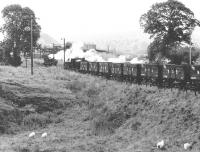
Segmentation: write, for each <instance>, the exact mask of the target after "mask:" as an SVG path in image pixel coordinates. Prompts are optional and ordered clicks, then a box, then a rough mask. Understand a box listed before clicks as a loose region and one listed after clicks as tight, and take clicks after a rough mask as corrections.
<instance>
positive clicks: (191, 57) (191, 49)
mask: <svg viewBox="0 0 200 152" xmlns="http://www.w3.org/2000/svg"><path fill="white" fill-rule="evenodd" d="M191 64H192V42H190V65H191Z"/></svg>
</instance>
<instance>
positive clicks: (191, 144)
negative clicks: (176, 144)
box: [183, 141, 196, 150]
mask: <svg viewBox="0 0 200 152" xmlns="http://www.w3.org/2000/svg"><path fill="white" fill-rule="evenodd" d="M195 143H196V142H195V141H194V142H190V143H185V144H184V145H183V147H184V149H185V150H187V149H192V146H193V145H194V144H195Z"/></svg>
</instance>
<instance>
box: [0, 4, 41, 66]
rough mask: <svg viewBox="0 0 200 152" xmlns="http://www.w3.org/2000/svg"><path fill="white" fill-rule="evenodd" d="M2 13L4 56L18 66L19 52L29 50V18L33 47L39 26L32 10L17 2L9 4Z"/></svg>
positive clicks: (19, 62) (35, 43)
mask: <svg viewBox="0 0 200 152" xmlns="http://www.w3.org/2000/svg"><path fill="white" fill-rule="evenodd" d="M2 14H3V18H4V20H5V23H4V24H3V26H2V28H1V31H2V32H3V34H4V35H5V39H4V42H3V44H4V45H3V47H4V48H5V51H6V58H8V62H9V63H10V64H12V65H15V66H18V65H20V64H21V58H20V53H21V52H25V53H27V52H30V50H31V33H30V32H31V31H30V27H31V18H32V29H33V47H35V46H36V45H37V40H38V38H39V37H40V30H41V27H40V26H39V25H38V23H37V22H36V19H35V14H34V12H33V11H32V10H31V9H30V8H28V7H25V8H22V7H21V6H20V5H18V4H14V5H9V6H6V7H5V8H4V9H3V10H2Z"/></svg>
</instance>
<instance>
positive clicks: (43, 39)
mask: <svg viewBox="0 0 200 152" xmlns="http://www.w3.org/2000/svg"><path fill="white" fill-rule="evenodd" d="M38 43H39V44H42V46H53V43H54V44H59V43H58V42H57V41H56V40H55V39H54V38H52V37H51V36H49V35H48V34H46V33H40V38H39V40H38Z"/></svg>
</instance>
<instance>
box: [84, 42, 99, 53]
mask: <svg viewBox="0 0 200 152" xmlns="http://www.w3.org/2000/svg"><path fill="white" fill-rule="evenodd" d="M82 49H83V51H84V52H86V51H88V50H90V49H95V50H96V44H90V43H84V45H83V47H82Z"/></svg>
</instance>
